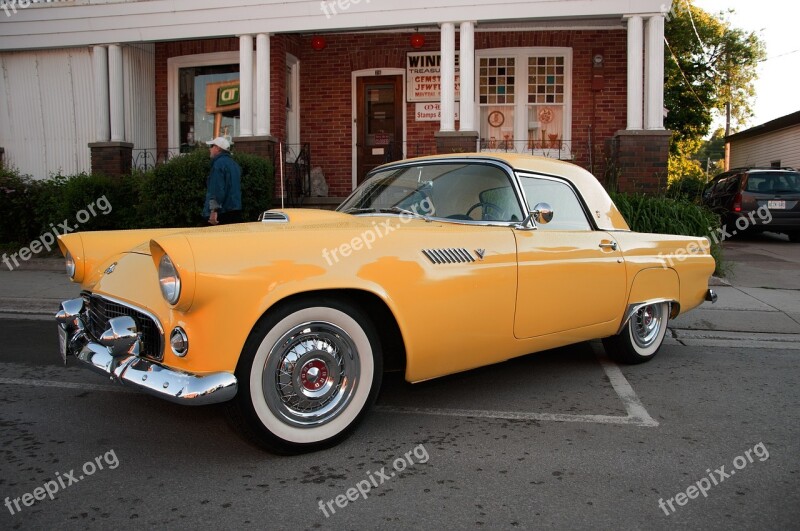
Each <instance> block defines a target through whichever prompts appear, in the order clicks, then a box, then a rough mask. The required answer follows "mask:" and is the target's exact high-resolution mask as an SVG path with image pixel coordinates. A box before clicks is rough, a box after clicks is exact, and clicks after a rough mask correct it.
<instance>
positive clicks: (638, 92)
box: [628, 15, 644, 130]
mask: <svg viewBox="0 0 800 531" xmlns="http://www.w3.org/2000/svg"><path fill="white" fill-rule="evenodd" d="M643 50H644V27H643V24H642V17H640V16H638V15H634V16H632V17H629V18H628V129H629V130H638V129H641V128H642V120H643V119H642V117H643V103H642V97H643V95H644V94H643V87H644V60H643V57H642V53H643Z"/></svg>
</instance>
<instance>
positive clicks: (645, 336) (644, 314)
mask: <svg viewBox="0 0 800 531" xmlns="http://www.w3.org/2000/svg"><path fill="white" fill-rule="evenodd" d="M663 320H664V315H663V305H661V304H650V305H648V306H645V307H643V308H639V310H638V311H637V312H636V315H634V316H633V322H632V323H631V325H632V326H631V330H632V332H633V333H632V334H631V335H632V336H633V340H634V341H635V342H636V344H637V345H638V346H639V347H642V348H647V347H649V346H651V345H652V344H653V343H654V342H655V341H656V340H657V339H658V335H659V333H660V332H661V326H662V322H663Z"/></svg>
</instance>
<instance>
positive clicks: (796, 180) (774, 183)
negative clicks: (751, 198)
mask: <svg viewBox="0 0 800 531" xmlns="http://www.w3.org/2000/svg"><path fill="white" fill-rule="evenodd" d="M745 191H747V192H757V193H762V194H777V193H787V192H788V193H800V172H796V171H795V172H790V171H782V172H777V171H772V172H769V171H762V172H751V173H750V174H749V175H748V176H747V184H746V185H745Z"/></svg>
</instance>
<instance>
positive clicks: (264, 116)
mask: <svg viewBox="0 0 800 531" xmlns="http://www.w3.org/2000/svg"><path fill="white" fill-rule="evenodd" d="M269 70H270V49H269V35H267V34H266V33H259V34H258V35H257V36H256V135H258V136H267V135H268V134H269V130H270V127H269V111H270V106H269V104H270V102H269V98H270V90H269Z"/></svg>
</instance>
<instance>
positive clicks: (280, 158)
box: [278, 140, 285, 210]
mask: <svg viewBox="0 0 800 531" xmlns="http://www.w3.org/2000/svg"><path fill="white" fill-rule="evenodd" d="M278 166H280V179H281V210H283V200H284V196H285V194H284V193H283V142H281V141H280V140H278Z"/></svg>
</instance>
